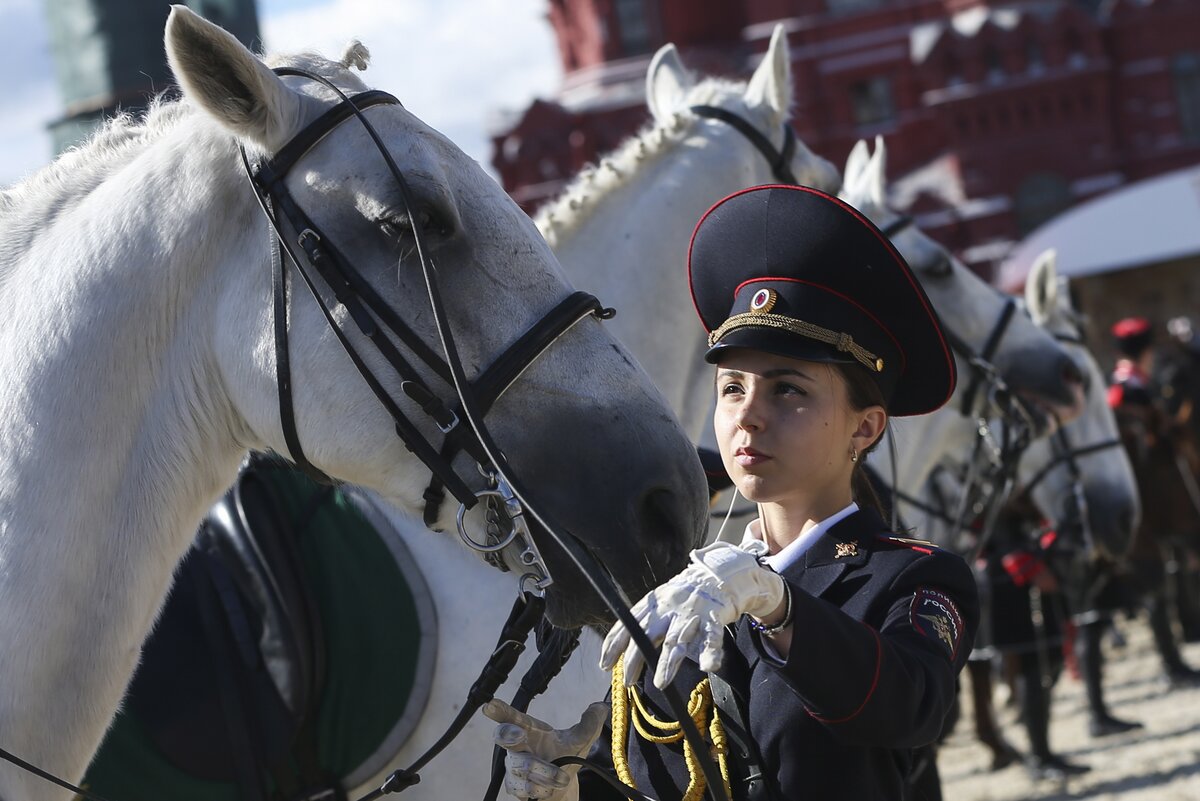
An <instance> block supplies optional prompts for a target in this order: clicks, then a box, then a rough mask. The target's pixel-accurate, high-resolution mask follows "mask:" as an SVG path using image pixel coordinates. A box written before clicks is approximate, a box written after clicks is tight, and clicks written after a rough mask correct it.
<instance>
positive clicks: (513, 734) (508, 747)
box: [492, 723, 529, 751]
mask: <svg viewBox="0 0 1200 801" xmlns="http://www.w3.org/2000/svg"><path fill="white" fill-rule="evenodd" d="M492 742H494V743H495V744H496V745H498V746H500V747H501V748H503V749H504V750H505V751H528V750H529V735H528V733H527V732H526V731H525V728H524V727H523V726H518V725H517V724H515V723H501V724H500V725H499V726H497V727H496V730H495V731H494V732H492Z"/></svg>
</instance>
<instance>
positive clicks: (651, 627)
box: [625, 612, 675, 687]
mask: <svg viewBox="0 0 1200 801" xmlns="http://www.w3.org/2000/svg"><path fill="white" fill-rule="evenodd" d="M674 619H675V615H674V612H667V613H666V614H661V615H660V614H656V615H655V616H654V617H651V618H650V620H649V621H647V622H646V636H647V637H648V638H649V639H650V644H651V645H652V646H653V647H655V648H657V647H658V644H659V643H661V642H662V641H663V637H664V636H665V635H666V633H667V631H668V630H669V629H670V627H671V621H672V620H674ZM645 666H646V655H645V654H643V653H642V652H641V649H639V648H638V647H637V646H636V645H630V646H629V647H628V648H626V649H625V686H626V687H630V686H632V685H633V684H634V682H636V681H637V680H638V677H639V676H641V675H642V669H643V668H645Z"/></svg>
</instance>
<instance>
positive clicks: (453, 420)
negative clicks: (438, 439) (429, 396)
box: [433, 409, 458, 434]
mask: <svg viewBox="0 0 1200 801" xmlns="http://www.w3.org/2000/svg"><path fill="white" fill-rule="evenodd" d="M446 411H448V412H450V422H449V423H447V424H446V425H442V424H441V423H439V422H438V421H437V420H434V421H433V422H434V424H435V425H437V427H438V431H441V432H442V433H443V434H449V433H450V432H451V431H453V430H454V429H455V428H458V415H457V414H455V413H454V410H453V409H447V410H446Z"/></svg>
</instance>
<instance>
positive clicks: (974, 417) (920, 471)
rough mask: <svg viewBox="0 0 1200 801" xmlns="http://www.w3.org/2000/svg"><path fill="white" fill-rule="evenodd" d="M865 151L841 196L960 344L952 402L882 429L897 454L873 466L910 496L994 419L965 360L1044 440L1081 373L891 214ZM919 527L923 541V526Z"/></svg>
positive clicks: (1065, 415)
mask: <svg viewBox="0 0 1200 801" xmlns="http://www.w3.org/2000/svg"><path fill="white" fill-rule="evenodd" d="M868 150H869V149H868V147H867V144H866V142H863V141H860V142H859V143H858V144H857V145H855V147H854V149H853V150H852V151H851V153H850V156H849V158H848V159H847V161H846V171H845V178H844V184H843V186H842V191H841V193H840V197H841V198H842V199H843V200H845V201H847V202H848V203H850V204H851V205H852V206H854V207H855V208H857V209H859V210H860V211H862V212H863V213H864V214H865V215H866V216H867V217H869V218H870V219H871V221H872V222H874V223H875V224H876V225H877V226H878V227H879V228H880V229H881V230H883V231H884V232H885V233H889V235H890V237H891V240H892V243H893V244H894V245H895V247H896V249H897V250H898V251H900V253H901V254H902V255H903V256H904V258H905V260H906V261H907V262H908V264H909V265H910V266H911V267H912V269H913V272H914V273H915V274H916V276H917V278H918V280H919V281H920V282H921V286H922V287H923V288H924V289H925V292H926V294H927V295H928V296H929V300H930V302H931V303H932V304H933V307H934V308H935V309H936V310H937V313H938V316H939V317H940V318H941V321H942V325H943V328H944V329H945V330H946V332H947V333H948V334H949V335H951V338H952V339H954V340H957V341H958V342H959V343H961V344H960V345H958V346H956V348H955V350H956V356H957V357H958V358H957V361H958V369H959V377H958V386H957V388H956V389H955V392H954V395H953V396H951V398H950V400H949V402H948V403H947V404H946V405H945V406H944V407H942V408H941V409H939V410H938V411H937V412H934V413H933V414H928V415H922V416H920V417H912V418H904V419H902V420H894V421H892V422H891V423H890V424H889V431H888V434H887V437H891V438H894V440H895V443H896V446H897V447H896V450H897V459H896V461H895V463H894V464H893V462H892V460H891V459H890V458H889V443H888V442H887V439H886V438H885V440H884V441H882V442H881V443H880V445H879V448H878V450H877V452H876V453H875V454H873V455H872V457H871V461H870V465H871V466H872V467H873V468H874V469H875V470H876V471H877V472H878V473H879V475H880V477H881V478H882V479H883V481H884V482H885V483H886V484H887V485H888V486H890V487H893V488H894V489H896V490H898V491H899V493H901V495H906V496H909V497H912V498H917V497H919V496H920V493H921V492H922V489H923V488H924V486H925V483H926V481H927V480H928V479H929V476H930V474H931V473H932V472H933V470H934V469H935V468H936V467H937V465H938V464H939V463H940V462H941V461H942V460H943V459H945V458H946V457H948V456H950V457H955V456H960V455H964V454H966V453H968V452H969V451H970V449H971V447H972V443H973V440H974V438H975V436H976V435H977V432H978V428H979V424H978V421H979V419H981V418H988V417H992V416H994V415H996V414H997V409H995V408H993V407H992V406H991V404H990V395H989V392H988V382H987V378H986V376H984V375H982V374H981V373H978V372H976V368H975V367H973V366H972V365H971V363H970V361H969V357H970V356H972V355H974V356H984V355H986V356H987V361H988V362H990V364H991V365H992V366H993V367H994V368H995V371H996V373H997V375H998V376H999V377H1000V378H1001V379H1003V382H1004V384H1005V385H1007V387H1008V389H1009V390H1010V391H1012V392H1013V393H1015V394H1016V395H1018V396H1019V397H1020V398H1021V400H1022V402H1023V405H1024V407H1025V409H1026V410H1027V411H1028V412H1029V414H1030V415H1031V416H1032V417H1033V421H1034V423H1035V425H1036V427H1037V432H1036V433H1037V434H1039V435H1045V434H1047V433H1049V432H1050V430H1051V428H1052V427H1053V425H1054V424H1055V421H1056V420H1069V419H1073V418H1074V417H1076V416H1077V415H1078V414H1079V413H1080V412H1081V411H1082V408H1083V385H1082V374H1081V372H1080V367H1079V366H1078V365H1077V364H1076V362H1075V360H1074V358H1073V356H1072V355H1071V354H1070V353H1069V352H1068V351H1067V350H1066V349H1065V348H1064V346H1063V345H1062V344H1060V343H1059V342H1057V341H1055V339H1054V338H1053V337H1052V336H1051V335H1050V334H1049V333H1048V332H1046V331H1045V330H1044V329H1042V328H1041V327H1039V326H1037V325H1035V324H1034V323H1033V321H1032V320H1030V319H1029V318H1028V317H1026V316H1025V315H1023V314H1020V313H1014V305H1015V300H1014V299H1012V298H1009V297H1007V296H1005V295H1003V294H1001V293H1000V292H999V291H997V290H996V289H995V288H994V287H992V286H990V285H988V284H987V283H985V282H984V281H983V280H982V279H980V278H979V277H978V276H976V275H975V274H974V273H973V272H971V271H970V270H969V269H967V268H966V267H965V266H964V265H963V264H962V263H961V262H959V261H958V260H957V259H955V258H954V257H953V256H952V255H951V254H950V253H949V252H948V251H947V250H946V249H945V248H944V247H943V246H942V245H940V244H938V243H937V242H935V241H934V240H932V239H931V238H929V237H928V236H927V235H925V234H924V233H923V232H922V231H921V230H920V229H919V228H917V227H916V226H915V225H912V224H911V222H906V221H905V219H904V218H902V217H901V215H899V214H898V213H896V212H895V211H893V210H892V209H891V208H890V207H888V205H887V202H886V197H887V193H886V181H885V172H886V158H887V154H886V149H885V147H884V144H883V140H882V138H877V139H876V143H875V151H874V153H869V152H868ZM996 337H998V339H997V338H996ZM989 340H994V341H995V346H994V350H993V351H992V352H991V353H990V354H985V353H984V351H985V349H986V347H987V343H988V342H989ZM977 379H978V380H977ZM900 508H901V517H902V518H903V519H904V520H905V521H906V522H907V523H908V524H909V525H913V524H914V523H917V522H919V521H921V520H922V516H921V514H920V513H919V512H916V511H915V510H913V509H911V508H905V506H904V505H903V504H901V507H900ZM916 527H917V530H918V534H920V531H921V529H922V526H921V525H917V526H916Z"/></svg>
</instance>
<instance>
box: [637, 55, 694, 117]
mask: <svg viewBox="0 0 1200 801" xmlns="http://www.w3.org/2000/svg"><path fill="white" fill-rule="evenodd" d="M695 83H696V81H695V79H694V78H693V77H692V74H691V73H690V72H688V71H687V68H686V67H684V66H683V62H682V61H681V60H680V59H679V51H678V50H676V49H675V45H673V44H666V45H663V46H662V47H660V48H659V50H658V52H657V53H655V54H654V58H652V59H650V68H649V69H648V70H646V105H647V106H649V107H650V114H651V115H652V116H653V117H654V119H656V120H657V121H659V122H667V121H669V120H670V119H671V117H673V116H674V115H675V113H676V112H677V111H679V110H680V109H681V108H682V107H683V104H684V102H685V101H686V99H687V94H688V92H689V91H690V90H691V88H692V86H694V85H695Z"/></svg>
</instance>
